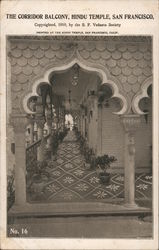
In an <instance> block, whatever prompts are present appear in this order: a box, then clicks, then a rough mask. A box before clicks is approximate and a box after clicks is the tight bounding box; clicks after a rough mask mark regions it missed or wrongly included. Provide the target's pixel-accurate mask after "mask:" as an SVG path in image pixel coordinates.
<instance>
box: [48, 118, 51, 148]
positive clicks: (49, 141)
mask: <svg viewBox="0 0 159 250" xmlns="http://www.w3.org/2000/svg"><path fill="white" fill-rule="evenodd" d="M47 125H48V134H49V137H48V139H47V149H48V151H50V152H51V144H52V119H51V117H47Z"/></svg>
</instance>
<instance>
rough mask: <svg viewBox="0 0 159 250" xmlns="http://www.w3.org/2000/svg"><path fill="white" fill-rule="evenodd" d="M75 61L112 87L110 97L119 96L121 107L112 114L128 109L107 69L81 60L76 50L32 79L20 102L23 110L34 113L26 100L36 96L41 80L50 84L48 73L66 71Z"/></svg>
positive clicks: (124, 111) (119, 113)
mask: <svg viewBox="0 0 159 250" xmlns="http://www.w3.org/2000/svg"><path fill="white" fill-rule="evenodd" d="M75 63H77V64H78V65H79V66H80V67H81V68H82V69H83V70H85V71H89V72H95V73H96V74H97V75H99V77H100V78H101V81H102V82H101V84H104V83H107V84H109V85H110V86H111V87H112V89H113V96H112V97H117V98H119V99H120V100H121V101H122V104H123V107H122V109H121V110H120V111H119V112H114V114H118V115H122V114H125V113H126V112H127V109H128V103H127V99H126V98H125V97H124V96H123V95H122V94H121V93H119V87H118V83H116V82H115V81H114V80H112V79H109V78H108V76H109V72H108V70H107V69H106V68H105V67H104V66H102V65H100V64H97V63H90V62H88V61H85V60H83V58H81V56H80V55H79V53H78V52H76V54H75V55H74V56H73V57H71V58H70V59H69V60H67V61H65V62H64V63H63V64H61V65H58V66H55V65H54V66H52V67H51V66H49V68H48V69H45V73H44V75H43V76H42V77H39V78H38V79H36V80H35V81H34V83H33V85H32V88H31V91H30V92H29V93H27V94H26V95H25V96H24V97H23V100H22V104H23V108H24V111H25V112H26V113H27V114H34V113H35V112H32V111H31V110H30V109H29V108H28V106H27V102H28V99H29V98H30V97H31V96H38V93H37V87H38V85H39V84H40V83H41V82H48V84H50V82H49V80H50V75H51V74H52V73H53V72H57V71H66V70H68V69H69V68H71V67H72V66H73V65H74V64H75ZM50 85H51V84H50Z"/></svg>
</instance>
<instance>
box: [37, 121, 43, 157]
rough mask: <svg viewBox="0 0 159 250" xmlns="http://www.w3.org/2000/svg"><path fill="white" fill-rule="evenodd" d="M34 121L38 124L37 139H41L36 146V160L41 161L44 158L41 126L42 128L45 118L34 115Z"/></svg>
mask: <svg viewBox="0 0 159 250" xmlns="http://www.w3.org/2000/svg"><path fill="white" fill-rule="evenodd" d="M36 123H37V126H38V140H40V139H41V144H40V146H39V147H38V151H37V160H38V161H43V160H44V148H45V145H44V140H43V138H44V136H43V128H44V124H45V120H44V118H43V117H38V118H37V117H36Z"/></svg>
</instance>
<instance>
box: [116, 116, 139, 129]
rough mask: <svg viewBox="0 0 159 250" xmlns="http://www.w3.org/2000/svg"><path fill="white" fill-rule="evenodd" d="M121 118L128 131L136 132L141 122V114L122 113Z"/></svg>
mask: <svg viewBox="0 0 159 250" xmlns="http://www.w3.org/2000/svg"><path fill="white" fill-rule="evenodd" d="M120 118H121V121H122V123H123V126H124V129H125V131H126V132H135V131H136V130H137V129H138V128H139V126H140V123H141V116H140V115H137V114H127V115H122V116H121V117H120Z"/></svg>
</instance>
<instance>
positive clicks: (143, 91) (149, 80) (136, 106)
mask: <svg viewBox="0 0 159 250" xmlns="http://www.w3.org/2000/svg"><path fill="white" fill-rule="evenodd" d="M152 83H153V79H152V77H149V78H147V79H146V80H145V81H144V82H143V84H142V86H141V89H140V92H139V93H137V94H136V95H135V96H134V98H133V100H132V109H133V111H134V113H137V114H141V115H144V114H145V112H143V111H142V110H141V109H140V108H139V102H140V100H141V99H143V98H144V97H147V98H150V97H149V96H148V94H147V89H148V87H149V86H150V85H151V84H152Z"/></svg>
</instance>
